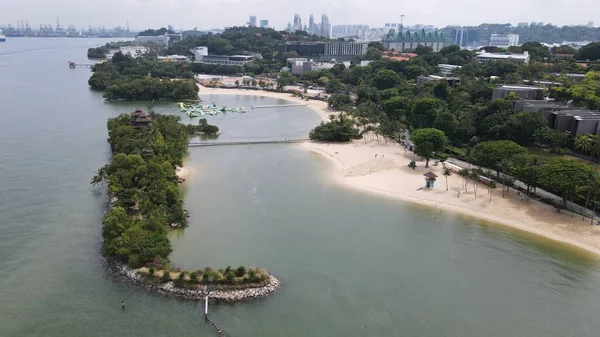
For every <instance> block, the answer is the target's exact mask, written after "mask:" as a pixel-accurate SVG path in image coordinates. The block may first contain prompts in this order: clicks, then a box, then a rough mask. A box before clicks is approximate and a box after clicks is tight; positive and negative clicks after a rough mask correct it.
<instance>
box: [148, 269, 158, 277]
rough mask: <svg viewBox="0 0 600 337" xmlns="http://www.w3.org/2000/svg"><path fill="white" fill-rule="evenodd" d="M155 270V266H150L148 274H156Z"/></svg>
mask: <svg viewBox="0 0 600 337" xmlns="http://www.w3.org/2000/svg"><path fill="white" fill-rule="evenodd" d="M155 271H156V270H154V267H150V268H149V269H148V274H150V276H154V272H155Z"/></svg>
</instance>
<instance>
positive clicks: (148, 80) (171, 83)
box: [88, 52, 198, 100]
mask: <svg viewBox="0 0 600 337" xmlns="http://www.w3.org/2000/svg"><path fill="white" fill-rule="evenodd" d="M93 71H94V73H93V74H92V76H91V77H90V79H89V80H88V84H89V85H90V87H91V88H92V89H96V90H105V91H106V94H105V97H106V98H107V99H126V100H154V99H156V100H160V99H166V100H180V99H197V98H198V88H197V87H196V85H195V83H194V82H193V81H191V80H186V79H190V78H192V77H193V73H192V72H191V71H190V70H189V68H188V66H187V64H180V63H174V62H158V61H156V60H153V59H147V58H145V57H132V56H129V55H125V54H123V53H121V52H117V53H115V54H114V56H113V57H112V59H111V60H109V61H105V62H102V63H99V64H97V65H95V66H94V68H93ZM171 79H177V80H171ZM182 79H183V80H182Z"/></svg>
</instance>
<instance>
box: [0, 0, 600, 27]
mask: <svg viewBox="0 0 600 337" xmlns="http://www.w3.org/2000/svg"><path fill="white" fill-rule="evenodd" d="M162 4H163V2H162V1H158V0H149V1H141V0H124V1H120V0H119V1H117V0H107V1H105V2H104V3H103V6H98V3H97V2H92V1H89V0H73V1H69V2H68V3H66V2H65V3H60V2H59V3H55V2H46V1H41V0H31V1H29V2H27V4H23V5H21V4H19V3H15V4H11V5H9V6H4V8H3V10H2V11H1V12H0V23H2V24H12V25H15V24H16V22H17V20H27V21H29V22H30V25H32V27H39V25H40V24H53V23H54V22H55V20H56V18H57V17H59V18H60V19H61V22H64V23H65V25H74V26H76V27H78V28H84V27H88V26H89V25H92V26H106V27H115V26H125V24H126V22H127V21H129V23H130V27H131V29H132V30H134V29H136V30H143V29H146V28H158V27H163V26H165V27H166V26H167V25H168V24H172V25H173V26H175V27H176V28H179V29H193V28H195V27H197V28H198V29H210V28H221V27H231V26H241V25H243V24H245V23H246V22H247V21H248V17H249V16H250V15H255V16H257V17H258V18H259V19H260V18H268V20H269V22H270V26H272V27H274V28H276V29H278V30H283V29H285V28H286V25H287V22H289V21H290V18H291V17H293V15H294V13H297V14H299V15H300V16H301V18H302V21H303V23H308V18H309V15H310V14H311V13H327V15H328V16H329V18H330V21H331V22H334V23H335V24H336V25H343V24H365V25H369V26H371V27H382V26H383V24H384V23H385V22H399V21H400V15H405V21H404V23H405V25H414V24H417V23H425V24H431V25H434V26H436V27H445V26H448V25H462V26H470V25H479V24H481V23H485V22H487V23H511V24H513V25H517V24H518V23H519V22H533V21H534V22H540V21H541V22H546V23H552V24H554V25H559V26H562V25H586V24H587V22H589V21H594V20H595V17H594V16H595V15H594V13H595V12H596V11H597V10H598V9H600V3H598V2H597V1H594V0H574V1H568V2H567V0H553V1H545V2H542V1H541V0H529V1H517V0H506V1H504V2H503V5H502V6H499V7H498V8H494V10H493V11H490V8H489V4H488V3H486V2H483V1H480V0H457V1H455V2H453V3H452V6H448V5H447V3H446V2H444V3H442V1H440V0H432V1H429V2H427V3H408V4H399V3H397V2H393V1H389V0H382V1H378V2H377V3H373V2H361V1H358V0H351V1H347V2H343V3H342V2H340V1H333V2H319V3H317V2H316V1H314V0H308V2H303V3H302V8H301V9H300V8H298V9H297V10H295V8H297V7H299V6H298V4H297V3H291V1H290V2H289V3H288V2H287V1H285V0H284V1H283V2H281V1H280V2H277V3H274V2H273V1H267V0H250V1H246V2H244V1H240V0H224V1H221V2H219V3H208V2H207V1H204V0H199V1H195V0H194V1H193V0H171V1H170V2H169V4H168V6H164V5H162ZM31 8H35V9H36V10H35V11H32V10H31ZM224 8H226V9H228V8H236V10H235V12H231V13H226V15H224V13H223V9H224ZM256 8H261V10H260V11H256ZM465 8H469V10H468V11H465V10H464V9H465ZM582 8H586V10H585V11H581V9H582ZM390 13H397V14H390ZM90 18H93V20H98V21H97V22H96V21H94V22H90ZM315 18H318V15H316V14H315Z"/></svg>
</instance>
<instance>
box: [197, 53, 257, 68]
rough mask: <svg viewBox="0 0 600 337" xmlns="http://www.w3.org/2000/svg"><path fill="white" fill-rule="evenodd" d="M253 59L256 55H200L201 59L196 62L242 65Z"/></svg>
mask: <svg viewBox="0 0 600 337" xmlns="http://www.w3.org/2000/svg"><path fill="white" fill-rule="evenodd" d="M254 60H256V57H255V56H252V55H206V56H204V57H202V60H200V61H198V60H196V62H200V63H207V64H219V65H224V66H244V65H245V64H246V63H249V62H252V61H254Z"/></svg>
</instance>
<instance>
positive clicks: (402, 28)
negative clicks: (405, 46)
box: [398, 14, 404, 32]
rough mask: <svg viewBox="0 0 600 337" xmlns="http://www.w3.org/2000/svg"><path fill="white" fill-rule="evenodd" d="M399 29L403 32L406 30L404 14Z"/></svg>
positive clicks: (401, 16)
mask: <svg viewBox="0 0 600 337" xmlns="http://www.w3.org/2000/svg"><path fill="white" fill-rule="evenodd" d="M398 30H400V31H401V32H402V31H404V14H401V15H400V27H398Z"/></svg>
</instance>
